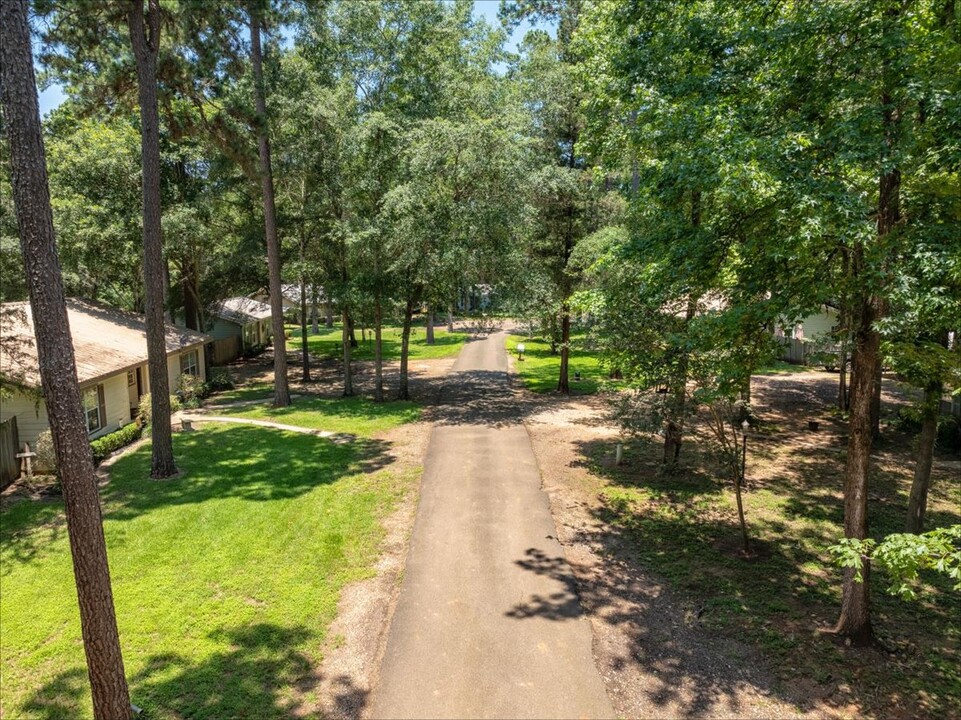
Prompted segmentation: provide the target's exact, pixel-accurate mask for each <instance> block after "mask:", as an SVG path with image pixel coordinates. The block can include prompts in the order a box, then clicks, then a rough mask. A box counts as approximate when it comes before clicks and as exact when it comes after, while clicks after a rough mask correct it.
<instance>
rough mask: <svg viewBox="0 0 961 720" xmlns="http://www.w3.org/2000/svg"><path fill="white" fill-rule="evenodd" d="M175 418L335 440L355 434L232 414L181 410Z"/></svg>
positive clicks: (349, 437) (345, 439) (351, 438)
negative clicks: (248, 426)
mask: <svg viewBox="0 0 961 720" xmlns="http://www.w3.org/2000/svg"><path fill="white" fill-rule="evenodd" d="M172 419H173V420H175V421H176V420H180V421H184V420H186V421H188V422H191V423H205V422H217V423H237V424H238V425H258V426H259V427H267V428H274V429H275V430H287V431H288V432H295V433H302V434H304V435H316V436H317V437H323V438H334V439H335V440H342V441H348V440H353V439H354V436H353V435H349V434H347V433H335V432H331V431H330V430H315V429H313V428H305V427H302V426H300V425H284V424H283V423H278V422H273V421H272V420H255V419H253V418H240V417H233V416H232V415H208V414H207V413H203V414H199V413H198V414H191V413H184V412H180V413H179V414H177V415H175V416H173V418H172Z"/></svg>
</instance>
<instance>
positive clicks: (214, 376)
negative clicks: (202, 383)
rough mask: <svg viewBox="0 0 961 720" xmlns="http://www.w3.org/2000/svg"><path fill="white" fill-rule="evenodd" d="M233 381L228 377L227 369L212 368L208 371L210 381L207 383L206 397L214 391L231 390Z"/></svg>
mask: <svg viewBox="0 0 961 720" xmlns="http://www.w3.org/2000/svg"><path fill="white" fill-rule="evenodd" d="M233 389H234V379H233V378H232V377H230V370H229V368H225V367H220V368H213V369H212V370H211V371H210V380H208V381H207V390H208V393H207V394H208V395H209V394H210V393H211V392H213V391H215V390H233Z"/></svg>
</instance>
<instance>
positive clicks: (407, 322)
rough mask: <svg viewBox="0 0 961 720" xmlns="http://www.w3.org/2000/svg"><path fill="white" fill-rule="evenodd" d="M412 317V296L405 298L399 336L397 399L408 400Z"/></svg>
mask: <svg viewBox="0 0 961 720" xmlns="http://www.w3.org/2000/svg"><path fill="white" fill-rule="evenodd" d="M413 319H414V298H413V297H412V296H409V297H408V298H407V305H406V306H405V307H404V329H403V330H402V331H401V336H400V382H399V385H398V388H397V399H398V400H410V386H409V384H408V378H407V360H408V357H409V356H410V327H411V324H412V323H413Z"/></svg>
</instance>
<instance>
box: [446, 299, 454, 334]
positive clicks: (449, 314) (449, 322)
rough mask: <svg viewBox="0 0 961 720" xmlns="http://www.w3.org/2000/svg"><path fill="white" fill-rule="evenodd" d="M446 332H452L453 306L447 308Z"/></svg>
mask: <svg viewBox="0 0 961 720" xmlns="http://www.w3.org/2000/svg"><path fill="white" fill-rule="evenodd" d="M447 332H449V333H452V332H454V306H453V305H451V306H449V307H448V308H447Z"/></svg>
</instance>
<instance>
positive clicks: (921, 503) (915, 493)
mask: <svg viewBox="0 0 961 720" xmlns="http://www.w3.org/2000/svg"><path fill="white" fill-rule="evenodd" d="M941 393H942V385H941V383H940V382H939V381H935V382H932V383H929V384H928V386H927V387H926V388H925V389H924V411H923V413H922V415H921V434H920V436H919V438H918V460H917V463H916V464H915V466H914V482H913V483H912V484H911V497H910V499H909V500H908V520H907V523H906V524H905V528H904V531H905V532H909V533H915V534H917V533H921V532H924V513H925V510H926V509H927V505H928V488H929V487H930V484H931V465H932V464H933V462H934V443H935V440H936V439H937V436H938V415H939V414H940V407H939V405H940V402H941Z"/></svg>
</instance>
